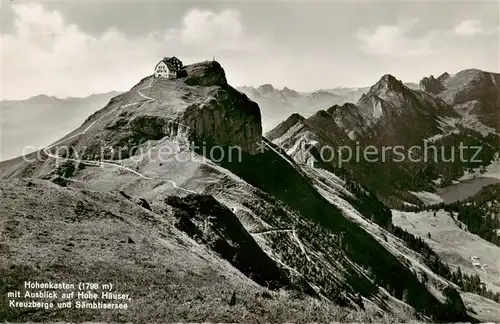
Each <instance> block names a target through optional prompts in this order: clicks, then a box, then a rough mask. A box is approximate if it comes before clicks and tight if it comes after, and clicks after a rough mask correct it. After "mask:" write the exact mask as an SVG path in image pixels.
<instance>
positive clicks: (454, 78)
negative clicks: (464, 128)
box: [420, 69, 500, 131]
mask: <svg viewBox="0 0 500 324" xmlns="http://www.w3.org/2000/svg"><path fill="white" fill-rule="evenodd" d="M499 85H500V74H498V73H492V72H485V71H481V70H477V69H468V70H463V71H460V72H458V73H456V74H454V75H450V74H449V73H446V72H445V73H443V74H442V75H440V76H439V77H438V78H437V79H435V78H434V77H433V76H430V77H425V78H423V79H422V80H421V81H420V87H421V88H422V89H423V90H425V91H427V92H429V93H433V94H435V95H437V96H438V97H440V98H442V99H443V100H444V101H446V102H447V103H448V104H449V105H451V106H453V107H454V108H455V110H456V111H457V112H458V113H460V114H461V115H463V116H469V115H472V116H477V118H478V119H479V121H480V122H481V123H483V124H485V125H486V126H489V127H491V128H493V129H495V130H496V131H500V119H499V116H500V112H499V111H498V107H499V106H500V86H499Z"/></svg>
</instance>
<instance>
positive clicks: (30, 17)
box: [0, 0, 500, 100]
mask: <svg viewBox="0 0 500 324" xmlns="http://www.w3.org/2000/svg"><path fill="white" fill-rule="evenodd" d="M1 1H3V2H2V6H1V9H0V14H1V29H0V51H1V61H0V73H1V79H0V88H1V91H2V93H1V96H2V98H4V99H10V100H13V99H16V100H20V99H25V98H28V97H31V96H35V95H39V94H47V95H54V96H57V97H60V98H64V97H68V96H74V97H82V96H87V95H89V94H91V93H102V92H107V91H112V90H118V91H124V90H128V89H130V88H131V87H132V86H133V85H135V84H136V83H138V82H139V80H140V79H142V78H143V77H145V76H147V75H151V74H152V73H153V69H154V66H155V65H156V63H157V62H158V61H159V60H160V59H161V58H163V57H164V56H172V55H174V56H176V57H178V58H180V59H181V60H182V61H183V62H184V63H185V64H189V63H194V62H198V61H203V60H211V59H212V57H213V55H215V58H216V60H217V61H219V62H220V63H221V64H222V66H223V68H224V70H225V72H226V76H227V79H228V81H229V83H230V84H231V85H233V86H242V85H251V86H258V85H261V84H266V83H270V84H273V85H274V86H275V87H276V88H282V87H285V86H287V87H289V88H292V89H296V90H299V91H313V90H317V89H322V88H334V87H342V86H345V87H361V86H369V85H372V84H374V83H375V82H377V81H378V79H379V78H380V77H381V76H382V75H384V74H387V73H390V74H392V75H394V76H395V77H396V78H398V79H401V80H403V81H405V82H418V81H419V80H420V79H421V78H422V77H424V76H429V75H431V74H432V75H434V76H438V75H440V74H441V73H443V72H445V71H446V72H449V73H456V72H458V71H460V70H463V69H467V68H478V69H482V70H486V71H490V72H500V45H499V37H500V33H499V31H500V30H499V14H500V13H499V11H500V9H499V8H500V7H499V3H498V2H497V1H488V2H481V1H470V2H464V1H460V2H458V1H455V2H451V1H447V2H445V1H441V2H431V1H422V0H420V1H411V2H410V1H397V2H396V1H392V2H389V1H385V2H381V1H351V2H347V1H345V2H339V1H337V2H333V1H307V2H306V1H286V2H283V1H217V2H208V1H205V2H193V1H158V0H157V1H147V0H146V1H130V0H127V1H124V0H121V1H113V0H107V1H97V0H86V1H74V0H73V1H72V0H66V1H37V2H26V1H22V0H9V1H7V0H1Z"/></svg>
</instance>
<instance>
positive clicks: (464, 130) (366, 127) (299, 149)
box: [266, 73, 499, 204]
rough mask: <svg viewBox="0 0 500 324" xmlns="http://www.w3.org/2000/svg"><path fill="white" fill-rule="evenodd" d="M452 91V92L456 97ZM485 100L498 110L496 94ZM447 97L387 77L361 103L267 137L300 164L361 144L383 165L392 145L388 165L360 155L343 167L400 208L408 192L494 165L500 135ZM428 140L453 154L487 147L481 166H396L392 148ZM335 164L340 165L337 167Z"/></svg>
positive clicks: (290, 122)
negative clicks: (465, 148) (375, 149)
mask: <svg viewBox="0 0 500 324" xmlns="http://www.w3.org/2000/svg"><path fill="white" fill-rule="evenodd" d="M464 74H465V75H469V76H470V73H459V74H457V75H461V77H462V78H463V75H464ZM446 78H448V76H447V75H446V74H443V75H442V76H440V77H439V78H438V79H439V80H442V79H446ZM473 80H474V78H473V79H472V80H470V82H468V83H465V84H470V83H474V82H473ZM433 82H434V81H432V80H431V81H423V83H424V84H427V85H428V87H429V88H432V83H433ZM435 82H440V81H435ZM462 83H463V82H462ZM450 84H455V83H453V82H452V83H450ZM453 89H455V88H453ZM453 89H450V90H448V92H449V93H451V92H452V91H453ZM460 89H461V88H460ZM460 89H459V91H462V90H460ZM457 91H458V90H457ZM462 92H463V91H462ZM471 93H472V97H471V98H472V100H476V99H477V95H478V94H477V92H471ZM474 96H476V97H474ZM474 98H476V99H474ZM482 98H483V99H482V100H486V101H488V102H490V106H492V107H494V106H495V101H493V102H491V101H490V100H489V99H488V98H491V96H490V97H482ZM445 99H446V98H444V99H443V98H441V97H440V96H436V95H435V94H433V93H430V92H427V91H423V90H413V89H410V88H409V87H407V86H405V85H404V84H403V83H402V82H401V81H399V80H397V79H396V78H395V77H393V76H391V75H384V76H383V77H382V78H381V79H380V80H379V82H377V83H376V84H375V85H373V86H372V87H371V88H370V89H369V90H368V91H367V92H366V94H363V95H362V97H361V98H360V100H359V101H358V102H357V103H356V104H344V105H342V106H340V105H334V106H332V107H330V108H328V109H327V110H319V111H318V112H317V113H316V114H315V115H313V116H312V117H309V118H302V119H301V120H300V121H298V120H297V118H290V119H289V120H287V121H286V122H284V123H282V124H280V125H279V126H277V127H276V128H275V129H274V130H272V131H270V132H268V133H267V134H266V136H267V137H268V138H269V139H271V140H272V141H273V142H275V143H276V144H278V145H280V146H281V147H283V148H284V150H285V151H287V152H288V153H289V154H290V155H292V156H293V157H294V158H295V159H296V160H297V161H300V162H301V163H306V162H307V163H312V161H313V160H318V159H321V158H322V157H319V156H318V155H319V153H318V152H319V150H320V149H321V148H322V147H325V146H328V147H330V148H333V149H334V150H335V149H337V148H339V147H340V146H342V145H347V146H348V147H351V148H353V149H354V148H355V147H357V146H358V145H360V146H362V147H367V146H371V145H375V146H376V147H378V148H379V150H378V152H379V154H378V156H377V157H378V158H379V160H377V161H378V162H379V161H381V160H380V158H381V157H380V152H381V150H382V148H383V147H386V148H387V147H388V148H389V154H388V155H385V156H386V157H387V156H388V157H389V158H386V160H385V161H386V162H385V163H364V162H365V161H364V158H363V157H360V158H359V159H358V160H357V161H351V162H352V163H349V162H348V163H344V167H345V168H347V169H348V170H347V171H348V172H353V173H355V174H357V176H358V178H357V179H358V181H360V182H361V183H363V184H365V185H367V186H369V187H370V188H371V189H372V190H373V191H374V192H377V194H378V195H379V196H380V197H382V198H384V199H387V201H392V202H394V203H397V204H400V203H401V198H402V197H403V196H405V197H406V198H408V197H409V196H408V194H407V190H414V191H424V190H425V191H434V190H436V188H439V185H445V184H446V183H451V181H452V180H454V179H458V178H460V177H461V176H462V175H463V172H464V171H465V170H466V169H468V168H470V167H478V166H480V165H487V164H489V163H490V161H493V158H494V153H495V149H494V148H495V147H498V140H499V138H498V134H497V133H496V132H495V131H494V129H492V128H489V127H487V126H486V125H484V124H481V122H480V121H479V120H478V119H476V118H475V116H472V114H467V115H463V114H461V113H460V111H459V110H458V109H457V105H455V106H452V105H451V104H450V103H448V102H446V100H445ZM493 99H494V100H496V97H494V96H493ZM458 105H461V104H458ZM497 111H498V106H497ZM293 120H295V122H293ZM424 141H427V142H428V143H430V144H431V145H441V146H444V147H446V150H447V151H446V152H450V150H451V147H458V146H459V144H460V143H464V145H466V146H467V144H468V145H469V147H473V146H478V145H479V146H481V147H483V148H485V149H483V150H482V151H481V153H480V154H481V155H480V156H478V157H477V158H479V159H480V160H481V162H480V163H479V164H478V163H475V164H473V163H470V164H467V163H464V164H460V163H455V164H452V165H450V164H449V163H448V164H446V163H444V162H441V161H437V162H436V163H434V161H430V162H429V161H426V160H425V157H423V156H422V153H419V154H420V155H417V157H418V156H420V158H421V161H419V162H417V163H413V162H412V163H405V162H404V161H403V163H391V155H390V154H391V151H392V148H394V147H395V146H401V147H403V148H409V147H412V146H414V145H417V146H419V147H424ZM300 143H306V144H307V143H313V144H314V147H316V149H315V150H310V149H304V145H302V144H300ZM306 146H308V147H311V145H306ZM314 154H316V156H314ZM448 154H449V153H448ZM392 156H394V155H392ZM329 157H330V156H327V157H326V158H327V159H328V158H329ZM467 157H469V158H471V157H470V156H468V155H467V156H466V157H465V158H467ZM471 159H472V158H471ZM406 160H408V159H406ZM476 160H477V159H476ZM387 161H388V162H387ZM334 162H336V161H334ZM400 162H401V161H400ZM336 164H337V167H338V163H336ZM349 170H351V171H349ZM339 172H340V171H339ZM377 174H386V175H387V176H388V177H387V179H386V182H380V181H379V180H378V179H377V176H376V175H377ZM438 178H445V179H446V181H444V182H441V184H436V182H434V181H433V180H435V179H438ZM405 192H406V193H405ZM410 196H411V195H410ZM398 197H399V198H398ZM406 198H404V199H406ZM408 199H410V198H408ZM412 201H413V199H412Z"/></svg>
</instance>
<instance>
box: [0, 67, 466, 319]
mask: <svg viewBox="0 0 500 324" xmlns="http://www.w3.org/2000/svg"><path fill="white" fill-rule="evenodd" d="M186 71H187V77H185V78H181V79H177V80H155V79H153V78H152V77H147V78H145V79H143V80H142V81H141V82H140V83H139V84H138V85H136V86H135V87H133V88H132V89H131V91H129V92H127V93H124V94H122V95H120V96H118V97H115V98H114V99H113V100H111V102H110V103H109V104H108V105H107V106H106V107H104V108H103V109H102V110H100V111H98V112H97V113H95V114H94V115H92V116H90V117H89V118H88V119H87V120H86V122H85V123H84V124H83V125H82V126H81V127H80V128H79V129H77V130H75V131H74V132H72V133H70V134H68V135H67V136H66V137H64V138H63V139H62V140H61V141H58V142H56V143H54V144H53V145H51V146H49V147H47V148H46V149H44V150H42V151H40V152H37V153H36V154H31V155H29V156H27V158H34V157H35V155H37V154H39V155H40V157H41V158H42V160H40V161H36V162H28V161H25V159H22V158H18V159H13V160H9V161H6V162H3V163H1V164H0V170H1V171H2V172H1V178H2V187H1V189H2V190H1V191H0V194H1V195H2V199H1V200H0V201H1V203H2V204H3V205H2V210H4V211H5V214H4V216H3V217H5V218H4V224H6V226H5V227H4V228H3V231H5V233H2V234H4V237H6V238H7V239H6V241H4V242H3V243H2V246H1V249H0V253H2V258H3V259H4V260H6V262H5V263H3V264H2V265H1V268H0V271H1V272H2V277H3V278H12V279H9V282H7V284H6V285H5V289H7V290H9V291H10V290H12V289H14V288H15V287H17V286H18V285H19V284H20V282H22V280H24V278H23V277H19V276H14V273H16V272H17V271H18V270H20V269H22V270H23V271H22V272H20V273H25V274H29V275H30V276H33V277H37V278H41V279H40V280H42V279H45V278H47V276H53V278H56V279H57V278H59V279H61V278H64V279H65V280H70V279H73V280H77V279H78V278H79V275H81V274H82V273H81V272H78V273H75V270H74V269H80V268H81V267H82V264H85V265H86V267H85V269H87V270H86V271H87V272H86V273H93V274H94V275H95V276H98V277H99V278H102V279H103V280H107V281H112V280H113V278H115V279H116V277H117V275H118V277H120V276H123V277H124V278H128V279H129V283H128V284H127V283H121V284H122V285H123V286H122V289H124V290H128V291H130V292H131V293H132V294H133V295H134V296H136V297H135V298H134V299H133V302H132V307H133V308H134V309H137V310H138V311H137V312H134V315H133V316H134V317H131V316H132V315H131V313H126V312H125V313H121V314H120V319H132V318H133V319H134V320H140V321H155V320H158V319H159V318H161V319H162V320H165V319H169V320H172V321H178V320H182V321H184V320H190V321H200V320H204V321H206V320H210V321H212V320H214V321H215V320H218V321H219V320H221V319H224V320H231V321H235V320H241V318H243V317H242V316H243V315H242V313H245V312H250V310H253V309H255V308H256V309H257V310H258V311H257V313H259V312H260V311H264V315H261V317H258V316H257V317H254V318H257V320H271V321H281V320H283V321H285V320H290V319H292V318H293V319H294V320H296V319H298V318H301V317H300V316H299V314H300V313H301V312H296V313H289V312H288V311H283V310H286V309H289V308H290V306H291V305H298V306H296V307H297V309H298V310H301V311H302V315H301V316H304V319H306V317H307V316H311V318H313V319H318V320H331V319H332V318H331V316H334V317H335V316H342V315H335V314H338V313H336V312H333V313H332V311H331V310H332V308H334V307H338V306H335V305H341V306H342V307H343V308H341V309H343V310H344V311H346V310H347V311H346V312H347V313H349V312H350V313H351V315H350V316H353V315H352V312H354V314H356V313H357V314H359V313H361V312H363V313H365V314H367V315H368V314H372V313H378V314H379V315H369V316H375V317H374V318H360V317H355V318H358V319H360V320H364V321H367V320H376V319H377V318H380V317H377V316H391V317H394V318H397V319H399V320H407V319H408V318H421V319H425V318H433V319H435V320H441V321H443V320H452V321H454V320H468V319H469V318H468V316H467V315H466V313H465V310H464V309H463V307H462V308H458V309H453V307H449V303H448V304H445V301H446V299H447V298H446V296H445V295H446V294H445V293H444V289H445V288H446V287H448V286H449V287H452V285H451V284H450V283H448V282H447V281H446V280H441V279H439V278H436V280H437V281H439V282H440V285H438V286H436V287H437V288H436V290H434V289H430V288H427V287H426V284H425V283H424V282H423V279H421V277H420V275H419V274H418V273H417V270H416V269H412V270H410V269H409V268H408V265H407V264H406V263H405V262H403V261H401V260H400V259H401V252H398V251H396V250H397V249H396V250H393V249H389V246H387V245H386V244H385V243H383V240H380V237H381V236H377V237H373V233H368V232H367V231H366V230H365V229H363V228H361V227H359V226H358V225H357V223H355V222H353V220H352V219H350V218H349V217H347V215H346V213H348V211H353V210H356V208H357V207H353V206H357V204H362V203H363V202H362V200H364V199H368V198H367V197H372V198H371V199H375V198H373V196H372V195H371V194H369V193H367V192H365V193H363V194H362V195H359V196H357V195H358V194H354V193H352V192H350V190H348V189H346V188H343V189H341V192H336V190H339V188H342V187H343V186H344V185H345V184H344V183H342V182H341V181H339V180H338V179H336V178H335V176H333V175H329V176H328V181H329V182H328V183H329V184H328V185H327V186H326V188H325V187H322V188H323V189H322V190H327V191H328V195H327V194H326V193H324V192H321V191H319V190H320V189H318V187H317V186H318V185H319V184H320V182H316V181H315V182H312V180H311V178H310V177H309V176H307V172H306V171H305V170H304V169H302V168H301V167H300V166H299V165H297V164H295V163H293V162H292V161H291V160H289V158H288V157H287V156H284V155H283V154H280V153H279V152H278V151H277V148H276V147H274V146H273V144H271V143H269V142H267V141H266V140H265V139H262V140H263V141H264V145H265V146H266V147H267V150H266V152H263V153H260V152H258V151H256V149H255V148H254V147H253V144H254V141H256V140H260V139H261V138H260V136H261V124H260V112H259V109H258V106H257V105H256V104H255V103H253V102H252V101H250V100H248V98H247V97H246V96H245V95H243V94H241V93H239V92H237V91H235V90H234V89H233V88H232V87H230V86H229V85H228V84H227V82H226V80H225V76H224V71H223V70H222V68H221V67H220V65H218V63H216V62H205V63H200V64H194V65H191V66H188V67H187V68H186ZM189 140H193V141H195V142H196V143H197V144H200V143H203V142H206V143H207V144H208V145H212V146H213V145H222V146H225V147H227V146H231V145H238V146H241V147H242V148H243V157H244V158H243V160H241V161H239V160H238V159H228V157H229V156H227V157H226V159H224V160H223V161H220V162H219V163H214V161H211V160H210V159H207V156H206V154H193V153H192V152H190V151H189V150H186V148H185V147H183V144H185V142H186V141H189ZM62 145H68V146H69V147H71V150H70V151H68V152H65V153H63V152H60V151H59V150H58V149H59V148H61V147H62ZM137 145H138V147H140V148H141V149H143V151H142V152H143V153H147V155H148V158H147V159H143V160H141V159H139V157H141V155H139V154H140V153H138V152H137V151H133V152H132V151H127V152H128V154H127V152H124V154H122V156H121V157H120V158H117V157H116V156H114V155H113V154H112V150H110V151H105V152H101V151H100V150H99V149H100V148H107V147H110V148H114V149H115V151H119V150H120V149H121V148H123V147H127V148H130V146H137ZM100 153H103V154H104V155H102V156H99V154H100ZM233 153H234V152H233ZM165 154H166V156H165ZM204 155H205V156H204ZM160 156H163V157H164V158H170V159H162V160H161V162H160V161H159V159H158V158H159V157H160ZM173 157H175V158H173ZM186 158H188V159H187V160H186ZM255 169H257V170H259V172H255ZM323 177H324V175H323ZM318 180H319V178H318ZM42 193H43V195H42ZM211 197H213V198H211ZM343 198H346V199H347V200H344V199H343ZM329 199H330V200H329ZM348 201H352V204H353V205H351V203H349V202H348ZM35 205H36V206H37V214H34V213H33V209H32V206H35ZM358 208H359V207H358ZM365 209H366V208H365ZM381 213H387V210H385V211H384V209H383V208H382V210H381ZM362 215H364V214H363V213H360V212H357V213H356V217H361V218H363V217H364V216H362ZM385 217H389V219H390V213H389V214H385ZM367 222H368V224H372V226H376V225H375V224H373V223H372V222H369V221H367ZM380 230H381V231H383V230H382V229H380ZM242 233H243V234H244V235H240V234H242ZM27 235H29V236H30V237H31V239H30V240H26V236H27ZM384 235H386V234H384ZM387 235H388V236H390V234H389V233H387ZM105 238H107V239H105ZM93 242H96V243H97V242H98V243H99V244H94V243H93ZM21 243H22V244H21ZM400 247H401V246H400ZM248 249H251V250H253V251H255V253H256V254H255V255H261V256H263V255H264V254H265V255H267V256H268V257H269V259H265V260H261V259H262V258H257V259H255V258H253V255H254V254H253V253H247V251H248ZM49 250H50V251H52V252H51V253H50V254H48V255H47V251H49ZM102 253H106V255H107V256H108V257H107V258H105V259H102V258H101V257H100V255H101V254H102ZM28 254H29V255H31V256H32V257H30V258H24V256H26V255H28ZM42 261H43V262H42ZM261 261H262V262H261ZM264 261H265V262H264ZM123 262H126V264H127V266H124V265H123ZM259 262H261V263H259ZM414 262H415V263H416V264H418V263H419V261H414ZM39 263H41V266H40V265H38V266H37V264H39ZM165 268H167V269H168V271H167V274H165ZM54 269H57V271H55V270H54ZM269 269H274V270H273V271H272V272H271V271H268V270H269ZM418 269H420V270H418V271H427V270H426V268H425V267H424V266H419V268H418ZM266 274H267V275H268V276H270V275H271V274H276V275H275V276H272V277H273V278H269V277H267V278H266V276H264V275H266ZM53 278H51V279H53ZM217 278H223V281H222V283H221V285H219V284H218V282H219V280H218V279H217ZM261 279H262V280H261ZM144 283H150V287H151V290H150V291H151V293H150V294H152V295H148V296H144V295H143V290H139V289H143V285H144ZM119 284H120V283H119ZM138 287H140V288H138ZM175 287H178V288H175ZM224 287H225V288H224ZM275 287H281V288H283V289H285V290H286V291H289V292H291V293H302V294H305V296H303V297H299V298H298V299H297V298H294V297H288V296H290V295H289V293H285V294H284V295H281V294H280V293H279V292H275V291H273V288H275ZM178 289H180V290H181V291H180V292H179V290H178ZM141 291H142V293H141ZM179 294H180V296H178V295H179ZM221 294H222V295H223V297H222V298H221ZM5 295H6V294H2V297H4V296H5ZM175 296H178V297H175ZM232 296H236V297H234V298H233V297H232ZM323 297H324V298H323ZM311 298H312V299H314V300H315V302H320V303H321V307H320V310H319V311H318V309H317V308H316V314H315V315H314V316H312V314H311V313H314V312H311V311H310V304H309V301H310V300H311ZM186 302H189V303H190V306H189V310H190V311H187V309H186V308H185V307H186V306H185V304H186ZM235 303H236V305H238V307H231V306H233V305H234V304H235ZM459 304H460V303H458V305H459ZM202 305H205V306H203V307H202ZM453 305H455V303H454V302H453ZM167 306H168V307H167ZM193 306H198V307H201V308H202V309H201V310H200V308H198V310H193V311H191V309H192V308H193ZM271 306H272V307H275V309H274V310H273V309H271V308H270V307H271ZM206 307H209V308H210V309H211V311H210V312H207V311H206V309H207V308H206ZM195 308H196V307H195ZM242 309H243V310H242ZM294 309H295V307H294ZM308 309H309V310H308ZM370 309H374V310H376V311H374V312H371V311H370ZM402 309H403V311H401V310H402ZM2 312H3V313H2V314H1V315H2V317H3V318H7V319H17V320H19V319H20V320H23V319H27V318H28V316H29V315H28V314H23V313H20V312H17V311H16V310H11V309H7V310H2ZM250 313H254V312H250ZM287 314H288V315H287ZM31 315H32V314H31ZM76 316H78V319H79V320H92V319H95V318H97V317H96V316H99V318H100V320H102V319H105V320H114V319H116V317H115V316H116V315H115V314H113V313H106V314H105V313H103V312H99V313H96V312H83V313H76V312H74V311H73V310H71V309H68V310H61V311H60V312H58V313H57V314H56V313H52V314H42V313H38V314H36V316H35V320H61V319H63V320H74V319H75V317H76ZM289 316H292V317H289ZM354 316H356V315H354ZM29 318H30V319H31V320H33V317H32V316H30V317H29ZM254 318H252V319H254ZM348 318H349V317H345V319H348ZM351 318H352V317H351ZM342 319H343V318H342V317H340V318H339V317H336V318H333V320H342ZM307 320H310V318H307Z"/></svg>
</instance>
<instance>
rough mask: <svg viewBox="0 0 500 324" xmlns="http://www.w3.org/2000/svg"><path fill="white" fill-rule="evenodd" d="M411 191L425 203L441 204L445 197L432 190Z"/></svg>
mask: <svg viewBox="0 0 500 324" xmlns="http://www.w3.org/2000/svg"><path fill="white" fill-rule="evenodd" d="M410 193H411V194H412V195H414V196H416V197H417V198H418V199H420V200H421V201H422V202H423V203H424V204H426V205H434V204H439V203H442V202H443V199H442V198H441V197H440V196H439V195H437V194H435V193H432V192H427V191H419V192H414V191H410Z"/></svg>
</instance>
